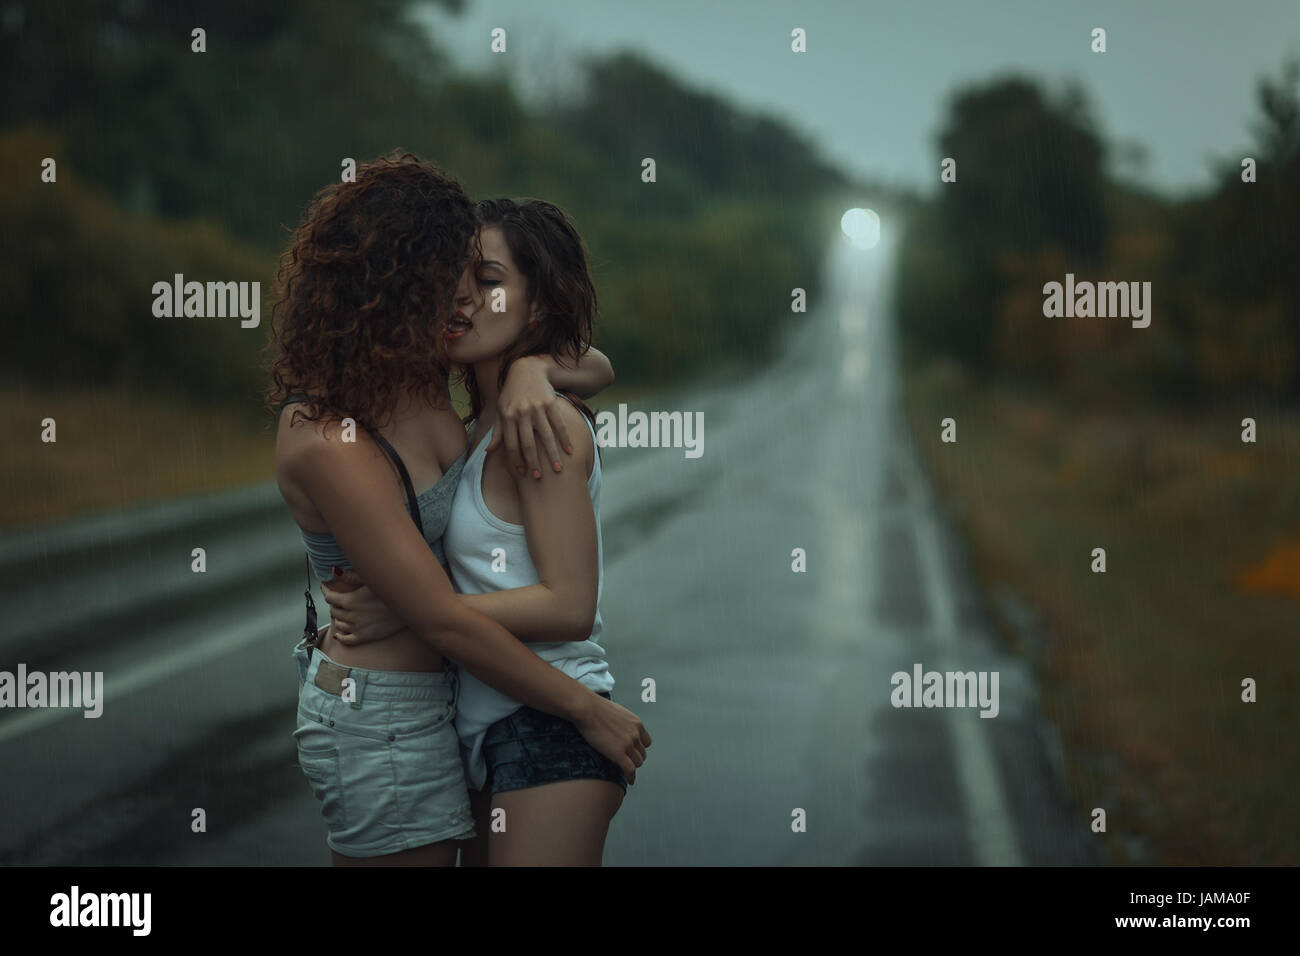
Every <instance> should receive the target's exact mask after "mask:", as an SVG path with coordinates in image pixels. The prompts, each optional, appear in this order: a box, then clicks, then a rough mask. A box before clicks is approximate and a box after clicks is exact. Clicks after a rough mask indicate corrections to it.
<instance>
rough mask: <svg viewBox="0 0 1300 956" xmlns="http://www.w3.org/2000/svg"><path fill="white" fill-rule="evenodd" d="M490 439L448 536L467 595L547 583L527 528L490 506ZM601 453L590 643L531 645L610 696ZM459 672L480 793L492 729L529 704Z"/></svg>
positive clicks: (470, 766)
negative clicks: (486, 487) (486, 474)
mask: <svg viewBox="0 0 1300 956" xmlns="http://www.w3.org/2000/svg"><path fill="white" fill-rule="evenodd" d="M583 419H584V420H586V421H587V429H588V431H590V432H591V440H592V443H593V445H594V444H595V441H596V433H595V430H594V429H592V427H591V422H590V420H587V419H586V416H585V415H584V416H583ZM491 437H492V429H488V433H487V434H486V435H484V436H482V437H481V438H480V440H479V443H478V447H477V448H475V449H474V451H473V453H472V454H471V455H470V456H469V460H468V461H466V462H465V469H464V471H463V472H462V473H461V477H460V484H458V485H457V486H456V497H455V498H454V499H453V500H452V504H451V517H450V518H449V519H448V520H447V530H446V531H445V532H444V533H443V538H442V543H443V547H444V549H445V550H446V553H447V564H448V566H449V567H450V568H451V576H452V581H453V582H454V583H455V585H456V587H457V589H458V590H459V591H460V592H461V593H462V594H486V593H487V592H489V591H504V590H507V589H508V588H522V587H527V586H528V585H530V584H538V583H539V582H540V580H541V579H540V577H539V576H538V574H537V568H536V567H534V565H533V561H532V557H531V556H530V555H529V553H528V542H527V539H526V538H525V537H524V526H523V525H518V524H510V523H508V522H506V521H502V520H501V519H500V518H498V517H497V516H496V515H494V514H493V513H492V512H491V511H489V510H488V506H487V503H486V502H484V500H483V461H484V459H485V458H486V456H487V451H486V450H487V446H488V445H489V444H490V442H491ZM502 451H503V452H504V449H503V450H502ZM594 453H595V461H594V462H593V463H592V467H591V476H590V477H589V478H588V479H587V492H588V493H589V494H590V495H591V507H592V510H593V511H594V512H595V515H596V574H597V577H596V618H595V622H594V623H593V625H592V631H591V636H590V637H588V638H587V639H586V640H585V641H561V642H555V643H540V644H526V645H525V646H526V647H528V648H529V649H530V650H531V651H533V653H535V654H536V655H537V656H538V657H540V658H541V659H542V660H544V661H547V662H549V663H550V664H551V665H552V666H554V667H556V668H558V669H559V670H561V671H563V672H564V673H565V674H568V675H569V676H570V677H572V678H573V679H574V680H576V681H579V682H580V683H582V684H584V685H586V686H587V687H589V688H591V689H592V690H593V691H597V692H600V691H604V692H606V693H609V692H611V691H613V689H614V675H612V674H611V673H610V672H609V665H608V664H607V663H606V662H605V650H604V648H602V647H601V646H600V633H601V620H600V595H601V592H602V590H603V589H604V585H605V563H604V549H603V545H602V542H601V536H600V454H599V453H598V452H594ZM498 548H499V549H501V551H498V552H497V555H498V558H494V557H493V551H495V550H496V549H498ZM502 552H504V555H505V559H504V560H505V570H503V571H493V570H492V566H493V564H494V563H495V564H496V565H497V567H501V561H500V560H499V556H500V555H501V553H502ZM458 673H459V681H460V695H459V698H458V701H457V706H456V732H457V733H458V734H459V735H460V742H461V747H462V755H463V756H464V758H465V775H466V782H467V783H468V784H469V786H470V787H471V788H472V789H474V790H481V789H482V788H483V785H484V783H485V781H486V778H487V765H486V764H485V763H484V761H483V738H484V736H485V735H486V734H487V729H488V728H489V727H490V726H492V724H494V723H496V722H497V721H498V720H501V719H502V718H505V717H509V716H510V715H511V714H512V713H514V712H515V711H516V710H518V709H519V707H521V706H522V705H521V704H520V703H519V701H517V700H514V699H513V698H511V697H507V696H506V695H505V694H503V693H501V692H500V691H499V690H496V689H494V688H492V687H489V686H488V685H487V684H485V683H483V682H482V681H481V680H479V679H478V678H476V677H475V676H474V675H473V674H471V673H470V672H469V671H467V670H465V669H464V668H458Z"/></svg>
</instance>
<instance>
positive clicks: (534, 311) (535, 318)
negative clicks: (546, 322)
mask: <svg viewBox="0 0 1300 956" xmlns="http://www.w3.org/2000/svg"><path fill="white" fill-rule="evenodd" d="M540 321H542V312H541V309H539V308H537V305H536V304H533V305H532V306H530V307H529V309H528V327H529V328H530V329H535V328H537V323H538V322H540Z"/></svg>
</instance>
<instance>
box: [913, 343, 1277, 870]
mask: <svg viewBox="0 0 1300 956" xmlns="http://www.w3.org/2000/svg"><path fill="white" fill-rule="evenodd" d="M903 401H904V408H905V410H906V414H907V416H908V419H909V422H910V425H911V428H912V433H913V435H914V436H915V440H916V442H917V446H918V448H919V450H920V452H921V454H922V456H923V458H924V460H925V461H926V463H927V466H928V471H929V474H930V475H931V476H932V480H933V481H934V483H935V486H936V493H937V494H938V495H939V496H940V498H941V499H942V500H943V502H944V505H945V508H946V509H947V510H948V511H949V513H950V514H951V515H952V517H953V518H954V520H955V521H956V523H957V525H958V527H959V529H960V531H961V533H962V535H963V537H964V538H965V539H966V541H967V542H968V543H969V546H970V551H971V555H972V561H973V562H974V563H975V565H976V567H975V573H976V575H977V577H978V579H979V582H980V586H981V588H982V590H983V593H984V594H986V595H989V596H991V597H992V598H993V599H992V600H991V601H990V604H991V607H992V609H993V611H994V613H995V617H997V618H998V621H999V628H1000V630H1001V631H1002V634H1003V637H1004V639H1005V640H1007V641H1008V642H1009V643H1010V644H1011V645H1012V646H1014V647H1016V648H1017V649H1018V650H1020V651H1021V652H1023V653H1025V654H1026V655H1027V656H1029V657H1030V658H1031V659H1032V660H1034V662H1035V663H1036V665H1037V668H1038V670H1039V673H1040V677H1041V680H1042V688H1043V702H1044V708H1045V712H1046V716H1047V718H1048V719H1049V720H1051V721H1052V722H1053V723H1054V724H1055V725H1056V726H1057V727H1058V728H1059V730H1060V731H1061V736H1062V741H1063V746H1064V749H1065V757H1066V764H1067V785H1068V786H1069V788H1070V789H1071V791H1072V793H1073V795H1074V797H1075V798H1076V800H1077V801H1078V805H1079V807H1080V808H1081V814H1082V816H1081V819H1080V820H1079V825H1080V826H1081V827H1085V826H1089V824H1090V822H1091V819H1092V810H1093V808H1095V807H1101V808H1103V809H1105V811H1106V817H1107V832H1106V833H1105V834H1104V835H1099V836H1098V839H1103V840H1105V841H1106V844H1107V847H1108V849H1109V851H1110V854H1111V857H1112V859H1114V860H1115V861H1116V862H1119V863H1130V864H1143V863H1155V864H1162V865H1252V864H1272V865H1282V864H1286V865H1295V864H1297V863H1300V827H1297V825H1296V820H1297V818H1298V817H1300V802H1298V798H1297V796H1296V792H1297V788H1298V787H1300V756H1297V755H1298V754H1300V746H1298V745H1297V743H1296V732H1297V728H1298V726H1300V706H1298V705H1297V695H1300V647H1298V646H1297V640H1298V639H1300V631H1298V629H1297V622H1298V621H1300V486H1298V484H1297V481H1296V475H1297V465H1300V415H1297V414H1296V413H1294V412H1292V413H1279V411H1278V409H1277V408H1276V407H1260V408H1254V409H1251V408H1237V407H1235V406H1227V405H1224V406H1221V407H1220V408H1219V409H1218V411H1217V414H1214V415H1192V414H1188V413H1184V412H1181V411H1175V410H1168V411H1161V410H1155V409H1152V408H1150V407H1147V406H1144V407H1141V408H1133V409H1130V410H1128V411H1111V412H1101V411H1095V410H1090V409H1087V408H1081V407H1070V405H1069V404H1068V403H1067V402H1065V401H1063V400H1061V399H1060V398H1059V397H1058V396H1056V395H1053V394H1050V393H1047V392H1045V391H1041V390H1040V391H1034V390H1031V389H1024V388H1015V387H1010V386H1006V385H992V386H985V387H978V386H976V385H974V384H972V383H971V382H970V381H969V380H968V379H967V378H966V377H965V376H963V375H962V374H961V373H960V371H959V370H957V369H955V368H953V367H951V366H944V365H939V364H932V365H930V366H928V367H927V368H925V369H922V370H918V371H915V372H909V373H908V374H907V375H906V376H905V381H904V397H903ZM1247 416H1249V417H1254V418H1256V420H1257V423H1258V441H1257V443H1256V444H1246V443H1243V442H1242V441H1241V430H1242V429H1241V420H1242V418H1244V417H1247ZM946 417H952V418H954V419H956V422H957V439H958V440H957V442H956V443H955V444H951V443H950V444H945V443H943V442H941V441H940V425H939V423H940V420H941V419H943V418H946ZM1094 548H1105V551H1106V573H1104V574H1101V573H1093V572H1092V570H1091V566H1092V563H1093V560H1094V559H1093V556H1092V550H1093V549H1094ZM1008 592H1009V593H1011V594H1014V595H1015V596H1016V597H1017V599H1018V600H1019V601H1020V602H1023V603H1024V604H1027V605H1029V606H1030V608H1032V609H1033V610H1034V611H1035V612H1037V616H1038V619H1039V621H1040V626H1039V628H1038V630H1039V631H1040V632H1041V642H1040V641H1039V640H1038V639H1027V638H1026V637H1025V636H1024V634H1023V629H1022V628H1020V627H1017V626H1016V624H1015V623H1014V617H1015V616H1014V615H1009V614H1007V613H1006V610H1005V605H1004V604H1003V602H1001V601H1000V600H999V599H998V596H999V595H1003V594H1006V593H1008ZM1247 677H1249V678H1253V679H1254V680H1255V681H1256V682H1257V684H1258V702H1256V703H1244V702H1243V701H1242V693H1243V691H1242V681H1243V679H1245V678H1247Z"/></svg>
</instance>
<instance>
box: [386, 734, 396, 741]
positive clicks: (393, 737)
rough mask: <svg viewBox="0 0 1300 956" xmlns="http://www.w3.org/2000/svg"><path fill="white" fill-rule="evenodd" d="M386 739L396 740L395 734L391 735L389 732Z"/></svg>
mask: <svg viewBox="0 0 1300 956" xmlns="http://www.w3.org/2000/svg"><path fill="white" fill-rule="evenodd" d="M388 739H389V740H396V739H397V738H396V737H395V736H393V735H392V734H389V735H388Z"/></svg>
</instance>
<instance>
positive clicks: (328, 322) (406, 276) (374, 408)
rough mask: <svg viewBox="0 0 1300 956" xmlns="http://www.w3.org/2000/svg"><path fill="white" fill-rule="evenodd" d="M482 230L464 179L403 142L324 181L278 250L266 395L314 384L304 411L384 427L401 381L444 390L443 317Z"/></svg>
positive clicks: (420, 389)
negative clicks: (343, 178)
mask: <svg viewBox="0 0 1300 956" xmlns="http://www.w3.org/2000/svg"><path fill="white" fill-rule="evenodd" d="M477 230H478V218H477V215H476V213H475V210H474V204H473V203H472V202H471V201H470V198H469V197H468V196H467V195H465V190H464V189H463V188H461V185H460V183H458V182H456V180H454V179H452V178H451V177H450V176H449V175H447V174H446V173H445V172H443V171H442V170H441V169H439V168H438V167H436V166H434V165H432V164H430V163H427V162H425V161H424V160H422V159H420V158H419V157H417V156H415V155H414V154H412V153H409V152H406V151H404V150H395V151H394V152H392V153H390V154H389V155H387V156H382V157H380V158H378V159H376V160H375V161H374V162H371V163H366V164H363V165H362V166H360V167H359V168H358V169H357V174H356V181H355V182H341V183H332V184H330V185H328V186H326V187H325V188H323V189H322V190H321V191H320V192H318V193H317V194H316V196H315V197H314V198H313V199H312V201H311V204H310V205H309V206H308V208H307V212H306V215H305V216H304V219H303V222H302V224H301V225H300V226H298V228H297V230H296V231H295V232H294V234H293V238H292V240H291V242H290V244H289V248H288V249H287V250H286V251H285V253H284V255H282V256H281V257H280V271H279V275H278V276H277V278H276V286H275V304H274V306H273V308H272V323H271V325H272V331H271V339H270V342H269V343H268V350H269V351H270V352H271V353H272V361H271V364H270V377H271V384H270V387H269V388H268V389H267V394H266V403H267V407H268V408H269V409H271V410H272V411H277V412H278V410H279V405H280V403H281V402H282V401H283V400H284V399H285V398H286V397H287V396H288V395H289V394H291V393H293V392H298V391H303V390H306V389H310V390H311V391H312V392H313V393H314V394H316V395H319V396H320V398H321V402H320V403H319V404H299V405H298V406H296V408H295V410H294V421H295V422H297V421H298V420H299V419H300V418H302V419H306V420H308V421H320V420H325V421H334V420H339V419H342V418H345V417H352V418H354V419H355V420H356V422H357V423H358V424H359V425H361V426H363V427H364V428H368V429H377V428H379V427H380V426H381V425H382V424H384V423H385V422H386V421H387V419H388V418H389V417H390V416H391V414H392V412H393V410H394V408H395V407H396V404H397V401H398V399H399V397H400V396H401V394H402V393H403V391H406V390H412V391H414V392H416V393H417V394H423V395H425V396H427V397H428V398H429V400H430V401H431V402H433V401H436V400H437V398H438V395H439V393H440V392H441V391H442V390H443V389H444V388H445V385H446V381H447V369H446V365H445V364H444V362H443V355H444V353H443V351H442V347H441V334H440V333H441V328H442V322H443V321H444V320H445V319H446V318H447V317H449V316H450V315H451V312H452V309H453V307H454V300H455V294H456V288H457V286H458V285H459V283H460V277H461V274H462V273H463V272H464V268H465V265H466V263H467V262H468V261H469V258H470V254H471V246H472V243H473V239H474V237H475V235H476V233H477Z"/></svg>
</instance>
